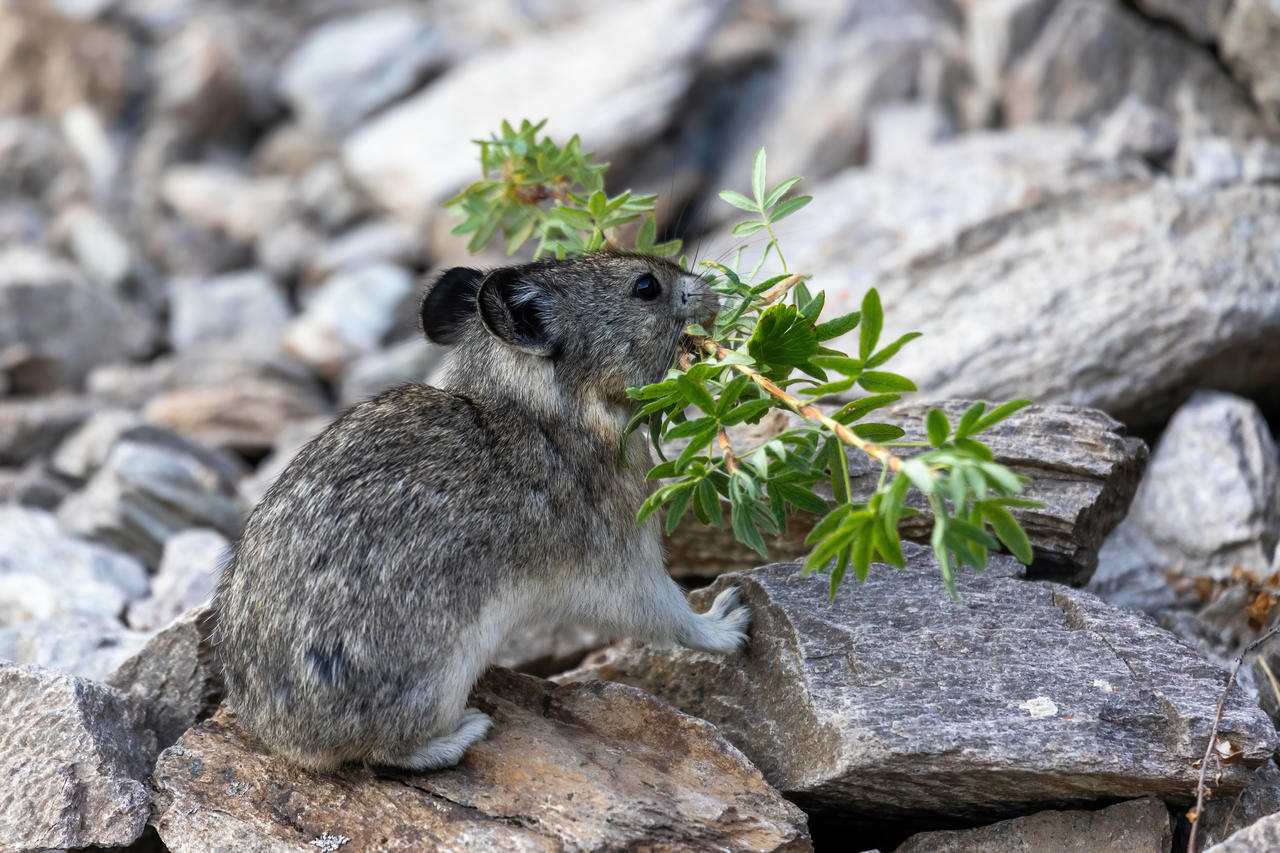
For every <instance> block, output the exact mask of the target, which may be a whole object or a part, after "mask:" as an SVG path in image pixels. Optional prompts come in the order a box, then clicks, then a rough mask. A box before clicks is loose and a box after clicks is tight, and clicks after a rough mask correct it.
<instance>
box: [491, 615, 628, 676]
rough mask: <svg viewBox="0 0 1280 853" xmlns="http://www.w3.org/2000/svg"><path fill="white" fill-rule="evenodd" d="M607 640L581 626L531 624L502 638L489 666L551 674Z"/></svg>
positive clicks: (576, 662)
mask: <svg viewBox="0 0 1280 853" xmlns="http://www.w3.org/2000/svg"><path fill="white" fill-rule="evenodd" d="M607 642H608V638H607V637H606V636H605V635H604V634H601V633H600V632H599V631H597V630H594V629H592V628H584V627H583V626H581V625H531V626H529V627H527V628H523V629H520V630H518V631H516V632H515V633H513V634H512V635H511V636H509V637H507V639H506V640H504V641H503V643H502V645H501V646H499V648H498V651H497V653H496V654H495V656H494V659H493V665H494V666H505V667H507V668H508V669H514V670H516V671H517V672H527V673H529V674H531V675H541V676H544V677H545V676H551V675H555V674H557V673H561V672H564V671H565V670H567V669H569V668H571V667H575V666H577V665H578V664H580V663H581V662H582V659H583V658H584V657H586V656H587V654H588V653H589V652H593V651H595V650H596V649H598V648H600V647H601V646H603V645H605V644H606V643H607Z"/></svg>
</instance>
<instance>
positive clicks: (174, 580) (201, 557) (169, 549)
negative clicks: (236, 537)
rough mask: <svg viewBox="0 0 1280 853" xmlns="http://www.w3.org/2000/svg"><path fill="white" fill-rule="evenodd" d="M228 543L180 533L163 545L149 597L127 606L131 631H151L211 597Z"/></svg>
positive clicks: (211, 534) (205, 534)
mask: <svg viewBox="0 0 1280 853" xmlns="http://www.w3.org/2000/svg"><path fill="white" fill-rule="evenodd" d="M230 547H231V543H230V542H228V541H227V539H226V537H225V536H223V535H222V534H221V533H218V532H217V531H216V530H201V529H198V528H196V529H192V530H183V531H182V532H180V533H175V534H173V535H172V536H170V537H169V538H168V539H167V540H165V543H164V554H163V555H162V556H161V558H160V568H159V569H158V570H157V571H156V574H155V577H153V578H152V579H151V594H150V595H148V596H147V597H146V598H144V599H142V600H140V601H135V602H133V603H132V604H130V605H129V613H128V620H127V621H128V623H129V625H130V627H132V628H134V629H135V630H142V631H147V630H155V629H157V628H160V627H162V626H164V625H167V624H169V623H170V622H172V621H173V620H174V619H177V618H178V617H179V616H181V615H182V614H183V613H186V612H187V611H189V610H193V609H195V608H198V607H200V606H201V605H204V604H206V603H208V602H209V600H210V599H211V598H212V597H213V590H214V587H215V586H216V584H217V581H218V575H219V573H220V572H221V571H222V566H223V563H224V561H225V560H226V557H227V553H228V550H229V549H230Z"/></svg>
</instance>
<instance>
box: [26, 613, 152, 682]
mask: <svg viewBox="0 0 1280 853" xmlns="http://www.w3.org/2000/svg"><path fill="white" fill-rule="evenodd" d="M150 639H151V635H150V634H147V633H144V632H141V631H130V630H129V629H128V628H125V627H124V626H123V625H121V624H120V622H119V620H118V619H115V618H108V617H105V616H100V615H99V616H94V615H89V614H75V615H71V616H64V617H61V618H58V619H34V620H30V621H27V622H20V623H18V624H16V625H10V626H9V627H7V628H0V660H5V661H9V662H11V663H16V664H38V665H39V666H47V667H51V668H53V669H57V670H60V671H62V672H65V673H67V674H68V675H76V676H79V677H81V678H89V679H92V680H94V681H104V680H106V677H107V675H108V674H109V673H110V672H111V671H112V670H113V669H115V668H116V667H117V666H118V665H119V664H121V663H123V662H124V661H125V659H127V658H129V657H130V656H131V655H133V654H135V653H136V652H137V651H138V650H139V649H141V648H142V647H143V646H144V645H146V643H147V641H148V640H150Z"/></svg>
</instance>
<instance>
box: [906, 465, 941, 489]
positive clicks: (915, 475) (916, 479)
mask: <svg viewBox="0 0 1280 853" xmlns="http://www.w3.org/2000/svg"><path fill="white" fill-rule="evenodd" d="M902 473H903V474H906V475H907V478H908V479H909V480H911V483H912V485H914V486H915V487H916V488H917V489H919V490H920V491H922V492H924V493H925V494H926V495H931V494H933V490H934V488H935V486H936V485H937V484H936V482H935V481H934V479H933V475H932V474H930V473H929V466H928V465H925V464H924V462H923V461H922V460H920V459H908V460H907V461H906V462H903V463H902Z"/></svg>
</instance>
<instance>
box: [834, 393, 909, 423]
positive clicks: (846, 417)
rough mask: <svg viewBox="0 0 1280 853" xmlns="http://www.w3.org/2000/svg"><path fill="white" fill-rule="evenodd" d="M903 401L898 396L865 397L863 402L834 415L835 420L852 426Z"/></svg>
mask: <svg viewBox="0 0 1280 853" xmlns="http://www.w3.org/2000/svg"><path fill="white" fill-rule="evenodd" d="M900 399H902V398H901V396H900V395H898V394H876V395H873V396H870V397H863V398H862V399H861V400H854V401H853V402H852V403H849V404H848V405H847V406H845V407H844V408H842V409H840V411H838V412H836V413H835V414H834V415H832V416H831V417H832V419H833V420H837V421H839V422H840V423H842V424H846V425H847V424H851V423H853V422H854V421H859V420H862V418H864V417H866V416H867V415H868V414H870V413H871V412H873V411H875V410H876V409H879V408H882V407H884V406H887V405H889V404H890V403H896V402H897V401H898V400H900Z"/></svg>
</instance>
